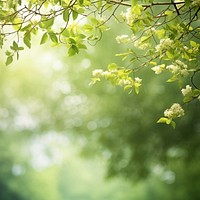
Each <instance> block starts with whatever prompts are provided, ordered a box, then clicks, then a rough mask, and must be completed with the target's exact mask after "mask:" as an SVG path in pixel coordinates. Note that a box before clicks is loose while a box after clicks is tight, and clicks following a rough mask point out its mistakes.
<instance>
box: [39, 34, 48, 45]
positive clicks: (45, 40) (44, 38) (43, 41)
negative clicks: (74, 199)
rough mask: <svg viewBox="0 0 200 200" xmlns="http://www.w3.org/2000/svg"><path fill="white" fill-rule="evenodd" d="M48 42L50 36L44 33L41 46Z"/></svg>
mask: <svg viewBox="0 0 200 200" xmlns="http://www.w3.org/2000/svg"><path fill="white" fill-rule="evenodd" d="M47 40H48V34H47V33H44V34H43V36H42V38H41V41H40V45H41V44H44V43H46V42H47Z"/></svg>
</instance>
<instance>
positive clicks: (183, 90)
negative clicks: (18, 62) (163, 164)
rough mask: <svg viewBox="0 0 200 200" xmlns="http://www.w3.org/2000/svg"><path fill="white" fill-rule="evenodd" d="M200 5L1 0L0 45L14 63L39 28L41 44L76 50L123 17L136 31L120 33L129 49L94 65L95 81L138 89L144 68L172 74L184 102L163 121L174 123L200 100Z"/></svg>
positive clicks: (94, 40)
mask: <svg viewBox="0 0 200 200" xmlns="http://www.w3.org/2000/svg"><path fill="white" fill-rule="evenodd" d="M199 11H200V1H199V0H193V1H192V0H185V1H183V0H180V1H178V0H177V1H174V0H171V1H167V2H165V1H153V0H143V1H137V0H132V1H127V0H121V1H119V0H106V1H104V0H97V1H91V0H26V1H25V0H24V1H23V0H15V1H12V0H8V1H0V26H1V30H0V47H1V48H3V49H4V50H5V54H6V56H7V59H6V65H9V64H11V63H12V62H13V59H14V58H15V57H16V58H17V59H18V58H19V52H20V51H22V50H23V49H24V47H25V46H27V47H28V48H31V44H32V37H33V35H37V34H39V33H40V35H41V39H40V42H39V44H41V45H42V44H44V43H46V42H47V41H48V40H50V41H51V42H52V45H53V46H60V45H64V46H66V47H67V51H68V55H69V56H73V55H75V54H78V53H79V51H80V50H81V49H87V46H86V45H87V43H89V44H96V43H97V42H98V41H99V40H100V39H101V37H102V34H103V32H104V31H107V30H109V28H110V27H109V25H108V24H109V23H108V22H109V21H111V20H112V19H115V21H116V22H117V23H119V24H120V23H124V24H126V25H127V27H128V29H129V30H130V31H131V34H129V33H127V32H126V31H127V30H128V29H127V30H125V32H124V34H123V35H119V36H117V38H116V42H117V43H119V45H124V46H125V47H126V49H127V50H126V51H125V52H120V53H118V54H117V55H116V56H119V57H121V58H122V61H123V63H124V65H123V66H119V65H118V64H117V63H111V64H109V65H108V69H107V70H102V69H96V70H94V71H93V77H92V81H91V84H94V83H96V82H97V81H100V80H101V79H102V78H105V79H107V80H109V81H110V82H111V83H112V84H114V85H119V86H122V87H123V88H124V90H128V91H129V92H132V90H135V92H136V93H139V89H140V87H141V85H142V79H141V78H139V77H138V73H139V71H140V70H141V69H146V68H147V67H150V68H151V69H152V72H154V73H155V75H163V74H169V76H170V78H169V79H168V80H167V82H169V83H171V82H175V81H176V82H177V83H178V84H179V87H180V91H178V92H179V93H180V95H181V96H182V98H183V103H177V102H175V103H174V104H173V105H172V106H171V107H170V108H169V109H166V110H165V111H164V117H162V118H160V119H159V120H158V123H166V124H170V125H172V126H173V127H175V122H174V119H175V118H178V117H182V116H183V115H184V110H183V105H184V104H185V103H189V102H191V101H194V100H195V101H196V100H200V87H199V85H198V83H197V81H196V80H197V78H196V77H197V76H198V74H199V72H200V66H199V53H200V44H199V39H200V26H199V24H200V23H199V13H200V12H199ZM130 31H129V32H130ZM5 41H7V42H8V43H9V48H8V49H6V47H5V46H6V45H4V43H5ZM7 42H6V43H7Z"/></svg>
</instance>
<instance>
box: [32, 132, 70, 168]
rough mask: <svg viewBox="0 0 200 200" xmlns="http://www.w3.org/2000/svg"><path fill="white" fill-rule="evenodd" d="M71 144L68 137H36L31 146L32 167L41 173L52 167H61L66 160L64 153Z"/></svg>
mask: <svg viewBox="0 0 200 200" xmlns="http://www.w3.org/2000/svg"><path fill="white" fill-rule="evenodd" d="M68 144H69V140H68V138H67V137H66V136H63V135H59V134H57V133H53V132H52V133H51V132H50V133H46V134H45V135H38V136H35V137H34V138H33V139H32V140H31V144H30V146H29V150H30V154H31V161H30V162H31V165H32V166H33V168H34V169H36V170H38V171H41V170H44V169H46V168H48V167H50V166H52V165H59V164H61V163H62V162H63V160H64V151H63V149H65V148H66V147H67V145H68Z"/></svg>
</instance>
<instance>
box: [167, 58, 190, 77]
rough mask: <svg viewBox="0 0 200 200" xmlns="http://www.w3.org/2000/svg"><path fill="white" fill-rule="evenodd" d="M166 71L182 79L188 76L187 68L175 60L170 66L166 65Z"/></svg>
mask: <svg viewBox="0 0 200 200" xmlns="http://www.w3.org/2000/svg"><path fill="white" fill-rule="evenodd" d="M166 69H167V70H169V71H170V72H171V73H172V74H175V75H177V74H179V75H181V76H184V77H185V76H187V75H188V74H189V72H188V66H187V65H186V64H185V63H183V62H182V61H180V60H176V61H175V63H173V64H172V65H168V66H167V67H166Z"/></svg>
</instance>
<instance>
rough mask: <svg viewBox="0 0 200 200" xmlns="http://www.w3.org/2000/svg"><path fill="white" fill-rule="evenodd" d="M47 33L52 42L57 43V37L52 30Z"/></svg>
mask: <svg viewBox="0 0 200 200" xmlns="http://www.w3.org/2000/svg"><path fill="white" fill-rule="evenodd" d="M48 34H49V37H50V39H51V41H52V42H54V43H58V38H57V36H56V34H55V33H54V32H49V33H48Z"/></svg>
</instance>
